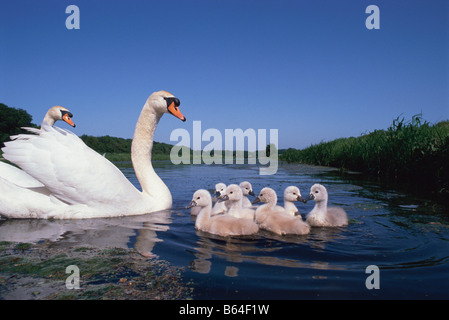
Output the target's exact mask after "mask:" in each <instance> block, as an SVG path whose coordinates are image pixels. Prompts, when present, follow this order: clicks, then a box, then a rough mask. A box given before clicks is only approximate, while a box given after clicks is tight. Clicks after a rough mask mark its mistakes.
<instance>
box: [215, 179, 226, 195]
mask: <svg viewBox="0 0 449 320" xmlns="http://www.w3.org/2000/svg"><path fill="white" fill-rule="evenodd" d="M225 194H226V185H225V184H224V183H222V182H220V183H217V184H216V185H215V195H216V196H217V197H222V196H224V195H225Z"/></svg>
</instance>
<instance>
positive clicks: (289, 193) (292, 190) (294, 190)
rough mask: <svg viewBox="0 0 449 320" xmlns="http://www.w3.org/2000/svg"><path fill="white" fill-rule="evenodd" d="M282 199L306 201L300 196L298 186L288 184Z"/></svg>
mask: <svg viewBox="0 0 449 320" xmlns="http://www.w3.org/2000/svg"><path fill="white" fill-rule="evenodd" d="M284 201H292V202H295V201H301V202H304V203H306V200H305V199H304V198H303V197H302V196H301V192H300V191H299V188H298V187H296V186H289V187H287V188H285V190H284Z"/></svg>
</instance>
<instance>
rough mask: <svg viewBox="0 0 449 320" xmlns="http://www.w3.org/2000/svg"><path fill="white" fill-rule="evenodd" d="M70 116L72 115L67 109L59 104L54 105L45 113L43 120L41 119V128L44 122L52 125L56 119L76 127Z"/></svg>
mask: <svg viewBox="0 0 449 320" xmlns="http://www.w3.org/2000/svg"><path fill="white" fill-rule="evenodd" d="M72 118H73V115H72V113H71V112H70V111H69V110H68V109H66V108H64V107H61V106H54V107H52V108H50V109H49V110H48V111H47V113H46V114H45V117H44V120H42V124H41V129H42V126H43V125H45V124H47V125H49V126H53V125H54V124H55V122H56V121H58V120H62V121H64V122H67V123H68V124H69V125H71V126H72V127H76V126H75V124H74V123H73V121H72Z"/></svg>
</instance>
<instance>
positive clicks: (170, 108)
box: [168, 102, 186, 121]
mask: <svg viewBox="0 0 449 320" xmlns="http://www.w3.org/2000/svg"><path fill="white" fill-rule="evenodd" d="M168 112H170V113H171V114H172V115H174V116H175V117H176V118H178V119H180V120H182V121H186V117H184V116H183V114H182V113H181V111H180V110H179V107H178V106H176V105H175V102H172V103H171V104H170V105H169V106H168Z"/></svg>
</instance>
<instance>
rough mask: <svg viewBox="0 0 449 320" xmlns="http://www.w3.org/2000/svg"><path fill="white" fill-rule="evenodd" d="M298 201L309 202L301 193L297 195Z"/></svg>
mask: <svg viewBox="0 0 449 320" xmlns="http://www.w3.org/2000/svg"><path fill="white" fill-rule="evenodd" d="M296 201H301V202H302V203H306V202H307V200H306V199H304V198H303V197H302V196H301V195H298V196H297V197H296Z"/></svg>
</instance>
